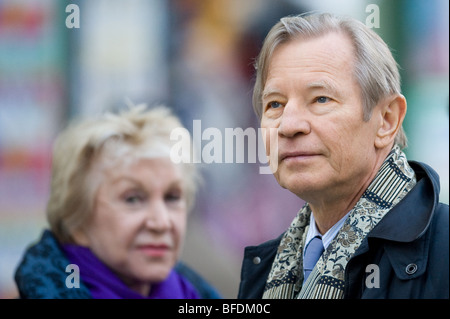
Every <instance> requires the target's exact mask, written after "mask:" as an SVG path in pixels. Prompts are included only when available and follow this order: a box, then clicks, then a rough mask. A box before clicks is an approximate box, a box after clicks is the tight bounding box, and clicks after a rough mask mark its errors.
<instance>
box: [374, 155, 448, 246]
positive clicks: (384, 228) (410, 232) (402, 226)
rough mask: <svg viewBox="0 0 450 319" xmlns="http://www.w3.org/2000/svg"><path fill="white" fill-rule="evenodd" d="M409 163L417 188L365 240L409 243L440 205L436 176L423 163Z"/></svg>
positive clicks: (421, 230)
mask: <svg viewBox="0 0 450 319" xmlns="http://www.w3.org/2000/svg"><path fill="white" fill-rule="evenodd" d="M409 164H410V165H411V167H412V168H413V170H414V171H415V173H416V178H417V184H416V186H415V187H414V188H413V189H412V190H411V191H410V192H409V193H408V194H407V195H406V196H405V198H403V200H401V201H400V202H399V203H398V204H397V205H396V206H395V207H393V208H392V209H391V210H390V211H389V212H388V213H387V214H386V216H384V217H383V219H382V220H381V221H380V222H379V223H378V225H377V226H375V228H374V229H373V230H372V231H371V232H370V233H369V234H368V238H380V239H386V240H391V241H396V242H411V241H413V240H415V239H417V238H419V237H421V236H422V235H423V234H424V233H425V231H426V229H427V228H428V226H429V224H430V221H431V218H432V215H433V211H434V208H435V206H436V205H437V204H438V202H439V190H440V187H439V176H438V175H437V173H436V172H435V171H434V170H433V169H432V168H431V167H429V166H428V165H426V164H424V163H419V162H414V161H410V162H409Z"/></svg>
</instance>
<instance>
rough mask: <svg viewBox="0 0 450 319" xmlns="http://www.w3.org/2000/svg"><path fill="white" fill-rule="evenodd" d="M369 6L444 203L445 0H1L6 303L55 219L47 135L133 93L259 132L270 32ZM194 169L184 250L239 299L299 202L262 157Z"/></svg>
mask: <svg viewBox="0 0 450 319" xmlns="http://www.w3.org/2000/svg"><path fill="white" fill-rule="evenodd" d="M69 4H76V5H77V6H78V7H79V10H80V15H79V17H80V20H79V28H68V27H67V25H66V19H67V18H68V17H69V15H70V14H71V13H73V11H71V10H68V11H69V12H66V7H67V6H68V5H69ZM370 4H375V5H376V6H377V7H378V8H379V10H380V12H379V28H375V29H374V30H375V31H376V32H377V33H379V34H380V35H381V36H382V37H383V38H384V39H385V41H386V42H387V43H388V45H389V46H390V47H391V48H392V50H393V53H394V56H395V58H396V59H397V61H398V63H399V65H400V66H401V74H402V79H403V82H402V83H403V93H404V95H405V96H406V98H407V100H408V114H407V117H406V122H405V129H406V132H407V135H408V137H409V147H408V148H407V150H406V153H407V155H408V157H409V159H414V160H420V161H424V162H427V163H428V164H430V165H431V166H432V167H433V168H434V169H435V170H436V171H437V172H438V173H439V174H440V177H441V200H442V201H444V202H446V203H448V202H449V159H448V156H449V81H448V70H449V2H448V1H447V0H429V1H422V0H389V1H388V0H386V1H375V0H345V1H333V0H290V1H288V0H284V1H283V0H277V1H274V0H245V1H242V0H90V1H80V0H66V1H60V0H35V1H33V0H0V298H16V297H17V291H16V288H15V285H14V281H13V275H14V270H15V267H16V266H17V264H18V262H19V261H20V259H21V256H22V253H23V252H24V250H25V248H26V247H27V246H28V245H30V244H31V243H32V242H33V241H35V240H37V239H38V237H39V236H40V234H41V232H42V229H43V228H44V227H47V226H46V225H47V224H46V220H45V207H46V201H47V198H48V191H49V181H50V167H51V149H52V143H53V140H54V138H55V136H56V135H57V134H58V132H59V131H60V130H61V129H62V128H63V127H64V126H65V125H66V124H67V122H68V121H70V120H71V119H72V118H74V117H78V116H83V117H87V116H92V115H93V114H97V113H99V112H103V111H105V110H118V109H121V108H123V107H125V106H126V104H125V99H130V100H131V101H133V102H134V103H136V104H139V103H146V104H148V105H149V106H153V105H157V104H166V105H169V106H170V107H171V108H173V110H174V112H175V113H176V114H177V115H179V116H180V117H181V118H182V121H183V123H184V124H185V125H186V127H187V128H188V129H189V130H192V126H193V120H195V119H200V120H201V121H202V122H201V125H202V129H203V130H204V129H206V128H208V127H215V128H218V129H220V130H221V131H222V132H223V131H224V129H225V128H227V127H228V128H237V127H240V128H243V129H244V130H245V129H246V128H249V127H253V128H255V129H256V128H258V122H257V120H256V116H255V115H254V114H253V110H252V106H251V91H252V85H253V75H254V74H253V67H252V63H253V59H254V58H255V57H256V55H257V54H258V51H259V49H260V47H261V44H262V41H263V39H264V37H265V35H266V33H267V32H268V31H269V29H270V28H271V27H272V26H273V25H274V24H275V23H276V22H277V21H278V20H279V19H280V18H281V17H283V16H286V15H293V14H299V13H303V12H306V11H311V10H320V11H328V12H332V13H337V14H347V15H351V16H353V17H355V18H357V19H359V20H361V21H363V22H366V19H368V21H369V22H372V23H373V22H376V21H374V20H372V17H374V16H373V14H376V12H374V11H373V9H371V8H373V6H372V7H368V6H369V5H370ZM371 15H372V17H371ZM69 18H70V17H69ZM68 22H69V24H68V25H69V26H70V25H71V24H74V26H77V25H76V23H77V22H78V21H76V20H73V19H69V21H68ZM373 25H374V26H376V24H373ZM199 166H200V168H201V171H202V174H203V178H204V183H203V186H202V187H201V189H200V194H199V196H198V201H197V205H196V209H195V211H194V212H193V213H192V215H191V216H190V223H189V230H188V235H187V238H186V244H185V250H184V254H183V259H184V260H185V261H186V262H187V263H188V264H190V265H191V266H193V267H194V268H196V269H197V270H198V271H199V272H200V273H201V274H203V275H204V276H205V277H206V278H207V279H208V280H209V281H210V282H211V283H212V284H214V285H215V286H216V287H217V289H218V290H219V291H220V292H221V293H222V295H223V296H224V297H226V298H236V296H237V291H238V285H239V278H240V267H241V261H242V257H243V250H244V247H245V246H248V245H257V244H259V243H261V242H263V241H265V240H268V239H271V238H274V237H276V236H278V235H279V234H281V232H283V231H284V230H285V229H286V228H287V227H288V226H289V224H290V222H291V220H292V219H293V218H294V217H295V215H296V213H297V211H298V210H299V209H300V207H301V206H302V204H303V201H302V200H301V199H299V198H297V197H295V196H294V195H292V194H291V193H289V192H288V191H286V190H283V189H281V187H279V185H278V184H277V183H276V181H275V179H274V178H273V176H271V175H261V174H259V166H260V165H259V164H258V163H257V164H217V163H213V164H199Z"/></svg>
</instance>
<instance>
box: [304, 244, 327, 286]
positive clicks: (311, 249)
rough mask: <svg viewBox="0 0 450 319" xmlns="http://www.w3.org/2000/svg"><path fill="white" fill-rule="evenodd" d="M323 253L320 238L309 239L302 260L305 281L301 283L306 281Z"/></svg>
mask: <svg viewBox="0 0 450 319" xmlns="http://www.w3.org/2000/svg"><path fill="white" fill-rule="evenodd" d="M323 251H324V248H323V244H322V238H320V237H319V236H316V237H314V238H313V239H311V241H310V242H309V244H308V246H306V250H305V257H304V258H303V270H304V272H305V279H304V281H303V282H305V281H306V279H308V276H309V274H310V273H311V271H312V270H313V268H314V266H315V265H316V263H317V261H318V260H319V258H320V256H321V255H322V253H323Z"/></svg>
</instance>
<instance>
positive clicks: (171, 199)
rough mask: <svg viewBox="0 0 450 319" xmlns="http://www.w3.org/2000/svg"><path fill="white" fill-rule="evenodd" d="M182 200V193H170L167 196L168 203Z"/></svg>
mask: <svg viewBox="0 0 450 319" xmlns="http://www.w3.org/2000/svg"><path fill="white" fill-rule="evenodd" d="M180 199H181V193H178V192H174V193H169V194H167V195H166V196H165V200H166V201H168V202H176V201H178V200H180Z"/></svg>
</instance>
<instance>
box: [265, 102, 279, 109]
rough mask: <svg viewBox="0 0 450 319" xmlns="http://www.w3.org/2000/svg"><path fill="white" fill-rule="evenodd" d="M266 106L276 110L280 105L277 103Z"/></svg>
mask: <svg viewBox="0 0 450 319" xmlns="http://www.w3.org/2000/svg"><path fill="white" fill-rule="evenodd" d="M268 106H269V107H270V108H272V109H277V108H279V107H281V106H282V105H281V103H279V102H269V103H268Z"/></svg>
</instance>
